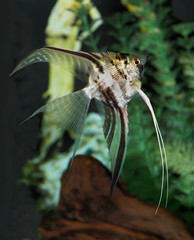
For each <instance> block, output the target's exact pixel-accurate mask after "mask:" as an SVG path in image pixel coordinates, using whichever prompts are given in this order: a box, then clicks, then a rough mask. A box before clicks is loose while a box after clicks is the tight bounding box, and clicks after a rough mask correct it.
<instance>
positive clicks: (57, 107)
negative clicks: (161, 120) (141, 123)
mask: <svg viewBox="0 0 194 240" xmlns="http://www.w3.org/2000/svg"><path fill="white" fill-rule="evenodd" d="M146 59H147V57H146V56H143V55H133V54H125V53H113V52H107V53H88V52H83V51H71V50H65V49H60V48H55V47H43V48H40V49H37V50H35V51H34V52H32V53H31V54H30V55H28V56H27V57H26V58H25V59H24V60H22V61H21V62H20V63H19V64H18V65H17V66H16V68H15V69H14V70H13V72H12V73H11V75H12V74H14V73H15V72H17V71H18V70H20V69H22V68H24V67H26V66H28V65H30V64H33V63H37V62H52V63H56V64H62V65H63V63H64V62H70V63H71V64H72V66H73V67H74V68H75V69H76V71H78V72H82V73H85V74H86V75H87V77H88V78H87V79H88V80H87V81H88V84H87V86H86V87H85V88H83V89H81V90H79V91H76V92H73V93H70V94H68V95H65V96H63V97H59V98H57V99H55V100H54V101H51V102H49V103H47V104H46V105H44V106H42V107H40V108H39V109H38V110H36V111H35V112H34V113H33V114H32V115H31V116H30V117H29V118H27V119H26V120H28V119H30V118H32V117H34V116H35V115H37V114H38V113H40V112H44V113H45V114H47V115H49V117H50V118H51V119H52V122H53V123H54V124H55V125H56V126H58V127H61V128H63V129H64V130H70V131H72V132H74V133H75V136H76V139H75V148H74V152H73V157H74V156H75V153H76V150H77V147H78V145H79V141H80V137H81V134H82V131H83V127H84V122H85V119H86V116H87V112H88V108H89V104H90V101H91V99H92V98H95V99H96V103H97V107H98V110H99V113H100V116H101V118H102V124H103V132H104V136H105V139H106V142H107V147H108V149H109V156H110V159H111V168H112V183H111V187H110V196H111V194H112V192H113V190H114V187H115V185H116V183H117V180H118V177H119V176H120V173H121V170H122V167H123V163H124V160H125V157H126V150H127V139H128V114H127V104H128V102H130V100H131V99H132V98H133V97H134V96H135V95H136V94H139V95H140V96H141V97H142V99H143V100H144V101H145V103H146V104H147V106H148V107H149V109H150V111H151V114H152V118H153V122H154V126H155V130H156V134H157V139H158V144H159V149H160V154H161V159H162V184H161V192H160V198H159V202H158V207H157V209H156V212H157V211H158V208H159V206H160V203H161V200H162V195H163V188H164V173H165V172H164V170H165V166H166V175H167V179H168V172H167V157H166V151H165V147H164V142H163V139H162V135H161V133H160V129H159V127H158V123H157V120H156V117H155V114H154V111H153V108H152V106H151V103H150V101H149V98H148V97H147V96H146V95H145V93H144V92H143V91H142V90H141V85H142V78H143V72H144V66H145V63H146ZM26 120H25V121H26ZM73 157H72V158H73ZM167 190H168V181H167ZM167 195H168V194H167ZM166 202H167V197H166Z"/></svg>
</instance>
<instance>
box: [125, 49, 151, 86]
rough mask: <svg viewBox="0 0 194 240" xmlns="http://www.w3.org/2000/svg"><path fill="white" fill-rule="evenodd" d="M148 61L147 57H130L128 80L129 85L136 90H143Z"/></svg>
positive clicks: (132, 55) (131, 55)
mask: <svg viewBox="0 0 194 240" xmlns="http://www.w3.org/2000/svg"><path fill="white" fill-rule="evenodd" d="M146 61H147V57H146V56H145V55H134V54H130V55H129V56H128V64H127V73H128V74H127V76H128V78H127V80H128V82H129V85H130V86H131V87H133V88H134V90H135V89H137V90H138V89H140V88H141V84H142V79H143V73H144V66H145V63H146Z"/></svg>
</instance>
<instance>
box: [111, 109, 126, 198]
mask: <svg viewBox="0 0 194 240" xmlns="http://www.w3.org/2000/svg"><path fill="white" fill-rule="evenodd" d="M118 111H119V115H120V120H121V136H120V143H119V150H118V153H117V159H116V164H115V168H114V172H113V176H112V183H111V187H110V192H109V198H110V197H111V195H112V193H113V190H114V188H115V185H116V183H117V180H118V178H119V173H120V169H121V166H122V160H123V157H124V153H125V147H126V141H125V134H126V133H125V120H124V116H123V113H122V110H121V109H120V108H118Z"/></svg>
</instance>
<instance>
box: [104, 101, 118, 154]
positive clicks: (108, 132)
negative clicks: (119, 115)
mask: <svg viewBox="0 0 194 240" xmlns="http://www.w3.org/2000/svg"><path fill="white" fill-rule="evenodd" d="M104 110H105V123H104V135H105V138H106V140H107V144H108V148H109V149H110V146H111V142H112V140H113V136H114V130H115V125H116V117H115V112H114V109H113V107H112V106H106V105H104ZM110 117H111V118H112V121H111V123H112V125H110V124H108V120H109V118H110Z"/></svg>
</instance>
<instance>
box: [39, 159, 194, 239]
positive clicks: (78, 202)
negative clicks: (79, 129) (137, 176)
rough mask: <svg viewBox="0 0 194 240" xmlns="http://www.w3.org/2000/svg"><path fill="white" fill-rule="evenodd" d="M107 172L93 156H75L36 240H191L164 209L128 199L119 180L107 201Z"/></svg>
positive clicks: (131, 198) (108, 177) (108, 183)
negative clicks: (58, 198) (57, 202)
mask: <svg viewBox="0 0 194 240" xmlns="http://www.w3.org/2000/svg"><path fill="white" fill-rule="evenodd" d="M110 184H111V174H110V173H109V172H108V171H107V170H106V169H105V168H104V167H103V166H102V165H101V163H99V162H98V161H97V160H95V159H94V158H91V157H89V156H77V157H76V158H75V159H74V164H73V167H72V170H71V174H70V176H69V179H68V180H67V182H66V184H64V177H63V178H62V188H61V197H60V203H59V205H58V208H57V210H56V213H55V214H54V213H51V214H50V215H47V216H45V217H44V218H43V219H42V221H41V225H40V233H41V237H42V238H41V239H42V240H62V239H65V240H95V239H98V240H99V239H104V240H109V239H110V240H125V239H126V240H128V239H129V240H142V239H144V240H145V239H146V240H159V239H160V240H161V239H165V240H167V239H168V240H192V239H193V238H192V237H191V235H190V234H189V232H188V231H187V229H186V227H185V225H184V224H183V223H182V222H181V221H180V220H179V219H177V218H176V217H175V216H174V215H173V214H171V213H170V212H168V211H167V210H165V209H163V208H160V210H159V212H158V214H157V215H155V214H154V213H155V210H156V206H150V205H148V204H145V203H143V202H141V201H140V200H138V199H137V198H136V197H134V196H133V195H131V194H130V193H129V191H128V190H127V189H126V187H125V186H124V184H123V182H122V180H121V179H119V182H118V184H117V186H116V188H115V190H114V192H113V195H112V197H111V199H110V200H109V201H108V193H109V188H110Z"/></svg>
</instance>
